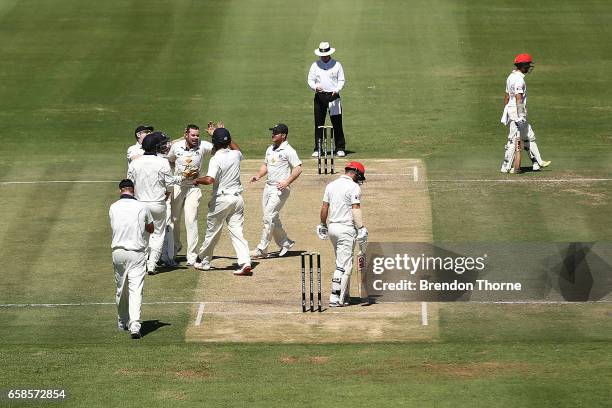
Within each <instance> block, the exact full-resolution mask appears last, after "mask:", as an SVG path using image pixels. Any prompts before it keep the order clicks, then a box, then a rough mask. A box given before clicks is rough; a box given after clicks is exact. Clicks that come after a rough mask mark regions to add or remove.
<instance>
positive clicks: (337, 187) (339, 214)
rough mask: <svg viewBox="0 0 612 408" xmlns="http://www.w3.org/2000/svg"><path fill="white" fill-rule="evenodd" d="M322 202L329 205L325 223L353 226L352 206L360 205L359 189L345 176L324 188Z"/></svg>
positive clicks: (357, 185)
mask: <svg viewBox="0 0 612 408" xmlns="http://www.w3.org/2000/svg"><path fill="white" fill-rule="evenodd" d="M323 202H326V203H329V213H328V216H327V223H328V224H331V223H334V222H337V223H339V224H344V225H349V226H352V225H353V212H352V211H351V209H352V205H353V204H360V203H361V187H359V184H357V183H355V182H354V181H353V179H352V178H351V177H349V176H347V175H346V174H345V175H343V176H340V177H339V178H337V179H336V180H334V181H332V182H331V183H329V184H328V185H327V187H325V193H324V194H323Z"/></svg>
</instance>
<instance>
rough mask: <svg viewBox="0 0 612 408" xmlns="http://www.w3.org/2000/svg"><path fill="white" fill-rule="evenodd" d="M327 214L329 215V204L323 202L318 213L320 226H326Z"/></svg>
mask: <svg viewBox="0 0 612 408" xmlns="http://www.w3.org/2000/svg"><path fill="white" fill-rule="evenodd" d="M328 214H329V203H326V202H325V201H323V204H321V213H320V218H321V224H323V225H327V215H328Z"/></svg>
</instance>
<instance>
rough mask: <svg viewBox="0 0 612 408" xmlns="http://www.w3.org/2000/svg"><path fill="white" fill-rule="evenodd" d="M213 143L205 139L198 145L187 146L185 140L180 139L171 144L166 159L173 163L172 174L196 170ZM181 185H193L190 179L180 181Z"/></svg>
mask: <svg viewBox="0 0 612 408" xmlns="http://www.w3.org/2000/svg"><path fill="white" fill-rule="evenodd" d="M212 149H213V145H212V143H210V142H207V141H205V140H202V141H200V145H199V146H196V147H193V148H189V147H187V141H186V140H181V141H178V142H176V143H174V144H173V145H172V147H171V148H170V151H169V152H168V160H169V161H170V162H173V163H174V175H176V176H180V175H181V174H183V172H184V171H189V170H194V169H195V170H198V171H200V167H201V166H202V159H204V157H205V156H206V155H207V154H210V152H212ZM181 184H182V185H183V186H193V185H192V184H191V180H188V179H185V180H183V182H182V183H181Z"/></svg>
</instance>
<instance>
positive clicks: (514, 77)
mask: <svg viewBox="0 0 612 408" xmlns="http://www.w3.org/2000/svg"><path fill="white" fill-rule="evenodd" d="M506 93H507V94H508V96H509V97H510V100H509V101H508V105H507V106H508V108H515V109H516V94H523V105H524V106H525V109H527V83H526V82H525V74H523V73H522V72H521V71H519V70H516V69H515V70H514V71H512V73H511V74H510V75H508V79H506Z"/></svg>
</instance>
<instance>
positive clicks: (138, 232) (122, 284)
mask: <svg viewBox="0 0 612 408" xmlns="http://www.w3.org/2000/svg"><path fill="white" fill-rule="evenodd" d="M119 190H120V191H121V197H120V199H119V200H118V201H116V202H115V203H113V204H112V205H111V207H110V210H109V212H108V215H109V217H110V224H111V229H112V243H111V247H112V249H113V267H114V269H115V283H116V285H117V290H116V292H115V302H116V304H117V326H118V327H119V329H120V330H129V331H130V334H131V336H132V338H133V339H139V338H140V337H141V336H140V326H141V325H140V307H141V304H142V290H143V287H144V278H145V275H146V273H147V270H146V262H147V256H146V249H147V245H148V241H149V234H150V233H152V232H153V229H154V227H153V216H152V215H151V212H150V211H149V209H148V208H147V206H146V205H145V204H143V203H141V202H140V201H138V200H136V198H135V197H134V183H132V180H128V179H124V180H121V182H120V183H119Z"/></svg>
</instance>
